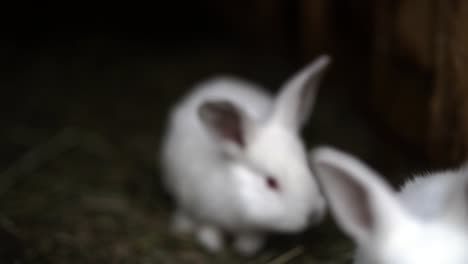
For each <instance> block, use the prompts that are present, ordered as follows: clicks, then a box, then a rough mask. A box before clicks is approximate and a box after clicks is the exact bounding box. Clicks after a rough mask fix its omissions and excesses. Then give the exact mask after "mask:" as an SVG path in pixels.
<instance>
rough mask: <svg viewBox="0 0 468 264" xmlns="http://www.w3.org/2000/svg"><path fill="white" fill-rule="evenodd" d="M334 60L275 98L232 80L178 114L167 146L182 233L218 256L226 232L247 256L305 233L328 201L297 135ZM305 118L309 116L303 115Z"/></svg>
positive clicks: (211, 84)
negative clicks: (279, 237) (277, 236)
mask: <svg viewBox="0 0 468 264" xmlns="http://www.w3.org/2000/svg"><path fill="white" fill-rule="evenodd" d="M327 64H328V57H323V58H321V60H317V62H316V63H315V64H313V65H309V66H308V67H306V69H305V70H303V71H301V72H299V73H298V74H297V75H296V76H294V77H293V78H291V80H290V81H289V82H288V83H286V84H285V86H284V87H283V88H282V89H281V92H280V95H279V96H277V97H276V98H275V97H273V96H272V95H270V94H269V93H267V92H266V91H265V90H264V89H263V88H261V87H259V86H257V85H255V84H252V83H249V82H247V81H244V80H241V79H238V78H232V77H227V76H224V77H216V78H212V79H209V80H207V81H204V82H202V83H200V84H199V85H196V86H195V87H194V89H193V90H192V91H191V92H190V93H189V94H187V96H185V97H184V98H183V99H182V100H181V102H180V103H178V104H177V105H176V106H175V107H174V108H173V110H172V112H171V115H170V116H169V124H168V130H167V131H166V135H165V138H164V140H163V147H162V156H161V160H162V167H163V170H164V175H163V182H164V184H165V186H166V188H167V190H168V191H169V193H170V194H171V195H172V197H173V198H174V200H175V203H176V207H177V209H176V211H175V214H174V227H175V229H176V231H193V232H195V234H196V236H197V238H198V240H199V241H200V242H201V244H202V245H203V246H204V247H205V248H207V249H209V250H211V251H218V250H220V249H221V248H222V247H223V233H224V232H229V233H231V234H232V235H234V239H235V240H234V246H235V248H236V249H237V250H238V251H239V252H240V253H243V254H253V253H255V252H256V251H257V250H258V249H259V248H260V247H261V245H262V244H263V237H264V234H265V233H266V232H270V231H278V232H299V231H301V230H304V229H305V228H306V227H307V226H308V224H310V223H311V220H312V219H311V218H314V217H315V218H317V219H320V216H321V215H322V214H323V212H324V209H325V208H324V206H325V205H324V200H323V197H322V196H321V195H320V192H319V190H318V188H317V186H316V183H315V180H314V178H313V176H312V174H311V171H310V169H309V167H308V161H307V157H306V152H305V149H304V146H303V144H302V142H301V140H300V138H299V133H298V129H299V127H300V126H301V125H302V123H303V121H304V120H305V119H306V115H307V107H309V108H311V106H310V104H312V103H313V100H312V99H313V97H314V96H315V90H316V86H317V85H318V81H319V78H320V76H321V74H320V73H321V72H322V70H323V68H324V67H325V66H326V65H327ZM302 112H304V113H302Z"/></svg>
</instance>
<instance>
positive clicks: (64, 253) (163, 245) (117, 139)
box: [0, 41, 421, 264]
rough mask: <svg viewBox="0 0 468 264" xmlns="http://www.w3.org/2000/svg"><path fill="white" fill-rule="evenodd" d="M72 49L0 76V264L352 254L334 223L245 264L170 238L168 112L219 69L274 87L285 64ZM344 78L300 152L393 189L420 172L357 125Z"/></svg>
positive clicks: (341, 257) (32, 59) (284, 259)
mask: <svg viewBox="0 0 468 264" xmlns="http://www.w3.org/2000/svg"><path fill="white" fill-rule="evenodd" d="M87 45H89V46H87ZM113 45H114V46H113ZM77 46H79V47H80V48H77V49H71V50H70V49H68V50H66V51H63V52H59V51H48V52H45V53H42V55H34V56H29V57H27V58H25V59H24V61H20V62H18V65H16V66H15V67H16V68H14V71H13V72H11V73H9V74H7V75H8V78H4V79H3V80H2V86H3V88H2V90H3V91H12V92H11V95H10V93H7V94H5V95H4V96H2V98H1V99H2V100H1V103H2V106H1V107H2V108H3V110H2V119H3V121H2V123H3V124H2V129H1V131H0V133H1V136H0V146H1V147H0V169H1V178H0V196H1V197H0V262H1V263H35V264H39V263H142V264H143V263H311V264H312V263H323V264H326V263H336V264H338V263H349V260H350V258H351V256H352V250H353V246H352V244H351V243H350V241H349V240H348V239H347V238H346V237H345V236H343V234H342V233H341V232H340V231H339V230H338V229H337V228H336V226H335V224H334V222H333V221H332V220H331V219H327V221H326V223H324V224H323V225H321V226H320V227H316V228H311V229H310V230H309V231H308V232H306V233H304V234H302V235H297V236H276V235H275V236H272V237H271V239H270V240H269V244H268V245H267V247H266V249H265V250H264V251H262V252H261V253H260V254H259V255H258V256H255V257H252V258H248V259H247V258H241V257H239V256H236V255H235V254H234V253H233V252H228V251H227V252H224V253H222V254H219V255H210V254H207V253H205V252H204V251H203V250H202V249H201V248H200V247H199V246H198V245H197V244H196V243H194V241H193V240H192V239H191V237H175V236H173V235H172V234H170V233H169V232H168V218H169V213H170V210H171V203H170V199H169V198H168V197H167V195H165V193H164V191H163V190H161V189H160V187H159V178H158V175H159V171H158V167H157V164H156V162H155V157H156V153H157V148H158V144H159V136H160V134H161V131H162V128H163V126H164V121H165V118H166V114H167V111H168V107H169V106H170V105H172V103H173V102H175V100H177V98H178V97H179V96H180V95H181V94H182V93H183V92H184V91H186V89H188V88H189V87H190V85H192V84H193V83H194V82H195V81H198V80H201V79H202V78H205V77H208V76H210V75H211V74H215V73H218V72H232V73H237V74H242V75H243V76H244V77H246V78H250V79H253V80H257V81H258V82H259V83H261V84H263V85H266V86H268V87H271V89H272V90H275V89H277V88H278V86H279V84H280V82H281V81H283V80H284V78H286V77H287V74H289V73H291V72H292V71H294V70H295V67H294V66H292V64H291V63H289V62H287V61H285V60H284V58H281V57H280V56H278V57H275V56H272V55H271V54H270V55H268V56H267V55H262V54H249V53H242V52H239V51H238V50H233V49H231V48H230V47H229V46H214V47H210V46H203V47H202V46H200V47H196V48H195V49H196V51H194V48H193V47H191V49H189V50H184V49H180V48H179V49H177V50H170V51H167V52H154V51H153V52H146V51H144V49H139V48H135V47H133V48H132V49H123V48H122V47H120V46H118V45H116V44H112V43H111V44H110V43H108V42H105V41H103V42H102V43H99V42H93V43H92V45H91V44H87V43H79V45H77ZM343 72H345V73H344V74H342V75H338V74H335V75H333V74H331V75H330V77H329V78H328V81H327V84H326V85H325V87H323V89H322V90H321V92H320V97H319V99H318V101H317V106H316V109H315V111H314V115H313V117H312V118H311V120H310V123H309V125H308V126H307V127H306V128H305V129H304V137H305V139H306V142H307V145H308V146H309V147H313V146H314V145H318V144H331V145H335V146H338V147H341V148H344V149H347V150H349V151H352V152H353V153H355V154H356V155H358V156H360V157H361V158H363V159H364V160H366V161H368V162H369V163H370V164H372V165H373V166H375V167H376V168H377V169H379V170H381V171H382V172H385V173H386V175H392V177H393V175H395V177H394V178H392V179H396V180H395V182H397V181H398V179H399V177H398V176H400V175H405V174H406V173H408V172H410V171H412V170H415V169H416V168H417V167H418V166H420V164H421V163H419V162H416V161H415V160H414V159H412V158H410V157H409V155H408V154H406V152H404V151H402V150H401V149H399V147H398V144H395V142H393V141H389V140H387V139H385V138H384V137H383V136H382V135H385V133H381V132H376V131H377V130H376V129H375V128H374V126H372V125H371V124H370V123H369V122H367V121H366V119H365V118H364V117H363V115H361V114H360V112H359V111H358V110H357V108H356V106H355V105H353V104H352V99H351V98H352V96H350V94H352V93H353V90H352V89H351V88H349V87H346V84H347V83H353V82H354V83H355V82H356V77H355V76H354V77H353V74H352V73H351V72H347V71H346V70H345V71H343ZM337 76H338V77H337Z"/></svg>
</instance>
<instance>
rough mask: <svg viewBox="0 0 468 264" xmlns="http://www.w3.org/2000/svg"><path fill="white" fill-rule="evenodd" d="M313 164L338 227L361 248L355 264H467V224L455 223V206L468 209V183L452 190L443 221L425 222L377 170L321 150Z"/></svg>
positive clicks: (314, 155) (313, 157)
mask: <svg viewBox="0 0 468 264" xmlns="http://www.w3.org/2000/svg"><path fill="white" fill-rule="evenodd" d="M311 160H312V167H313V171H314V172H315V175H316V177H317V179H318V182H319V185H320V186H321V189H322V191H323V193H324V195H325V197H326V199H327V201H328V203H327V204H328V207H329V209H330V211H331V212H332V214H333V216H334V218H335V220H336V222H337V224H338V225H339V226H340V227H341V229H342V230H343V231H344V232H345V233H346V234H347V235H348V236H349V237H350V238H352V239H353V241H354V242H355V243H356V244H357V245H358V247H359V249H358V252H357V256H356V259H355V263H359V264H419V263H425V264H437V263H447V264H463V263H468V251H467V250H466V248H467V246H468V236H467V232H466V229H467V227H468V225H467V224H468V222H466V217H464V221H460V218H458V217H453V216H454V211H453V210H452V209H453V207H452V206H451V204H458V205H459V206H463V207H466V206H468V204H467V203H466V202H467V201H468V199H467V197H468V196H467V194H468V192H467V191H468V188H467V187H468V182H467V181H464V182H462V183H461V184H460V183H459V184H458V186H455V185H454V186H453V190H452V192H450V193H449V194H448V195H447V197H446V199H445V200H444V203H445V204H446V205H447V207H444V208H446V210H441V215H440V217H434V218H431V219H423V218H421V217H418V216H417V214H414V213H412V212H411V211H409V210H408V207H407V206H405V204H403V203H402V200H401V199H399V197H398V194H397V193H396V192H395V191H394V190H393V189H392V188H391V186H390V185H389V184H388V183H386V182H385V181H384V180H383V178H382V177H381V176H380V175H379V174H378V173H377V172H376V171H375V170H373V169H372V168H371V167H369V166H367V165H365V164H364V163H362V162H361V161H359V160H358V159H357V158H355V157H353V156H351V155H350V154H347V153H344V152H342V151H339V150H336V149H334V148H331V147H318V148H316V149H314V150H313V151H312V152H311ZM465 178H466V177H465ZM461 186H463V187H461ZM426 202H430V201H426ZM435 202H437V201H435ZM462 211H463V212H464V211H465V210H462Z"/></svg>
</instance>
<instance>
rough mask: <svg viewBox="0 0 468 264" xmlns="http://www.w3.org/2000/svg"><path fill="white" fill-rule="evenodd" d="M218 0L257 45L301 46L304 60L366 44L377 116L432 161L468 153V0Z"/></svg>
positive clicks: (447, 161)
mask: <svg viewBox="0 0 468 264" xmlns="http://www.w3.org/2000/svg"><path fill="white" fill-rule="evenodd" d="M216 3H218V1H214V0H213V4H214V5H215V6H217V8H218V10H221V11H220V12H222V14H223V17H225V18H226V21H229V22H228V23H229V25H231V27H232V29H234V30H235V31H236V32H239V33H240V34H244V35H245V36H249V37H250V38H251V39H252V45H254V44H255V43H257V44H258V43H260V45H265V44H266V43H271V45H276V46H278V47H279V48H283V49H290V50H299V52H298V53H297V54H296V55H298V56H300V57H301V58H302V61H307V60H309V59H311V58H313V57H315V56H316V55H317V54H319V53H321V52H324V51H327V52H331V53H333V54H335V55H337V57H340V56H347V55H346V54H352V53H353V52H355V51H356V50H358V49H359V48H361V52H362V49H363V47H362V45H364V49H369V58H368V59H369V60H370V61H371V63H370V67H369V69H368V71H367V74H368V78H369V80H370V85H369V86H370V87H369V88H368V89H367V90H366V95H367V97H366V98H367V102H366V103H367V104H368V106H369V107H368V111H369V112H372V113H373V116H374V120H373V121H374V122H375V123H378V124H382V125H383V127H385V129H387V130H388V132H389V134H390V135H393V136H394V137H396V138H399V139H400V141H401V142H403V144H405V145H407V147H408V148H409V149H416V150H419V153H421V154H422V155H425V156H426V157H427V158H429V159H430V160H431V162H433V164H434V165H435V166H437V165H441V166H442V165H454V164H458V163H460V162H461V161H462V160H464V159H465V158H466V156H467V153H468V2H466V1H459V0H453V1H446V0H400V1H395V0H379V1H371V0H370V1H367V0H366V1H352V0H328V1H327V0H313V1H311V0H294V1H293V0H291V1H285V0H255V1H247V0H243V1H233V0H229V1H223V3H222V4H216ZM353 45H354V46H353ZM364 53H365V52H364ZM364 53H362V54H364ZM353 59H356V57H354V58H353ZM365 59H366V58H362V60H365Z"/></svg>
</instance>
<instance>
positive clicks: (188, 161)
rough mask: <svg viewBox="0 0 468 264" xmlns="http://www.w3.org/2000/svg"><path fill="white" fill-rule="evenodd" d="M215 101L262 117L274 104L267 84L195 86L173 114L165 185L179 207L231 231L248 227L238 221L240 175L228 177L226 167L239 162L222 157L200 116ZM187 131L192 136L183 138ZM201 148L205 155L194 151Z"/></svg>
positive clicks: (211, 82) (216, 82) (235, 81)
mask: <svg viewBox="0 0 468 264" xmlns="http://www.w3.org/2000/svg"><path fill="white" fill-rule="evenodd" d="M213 99H214V100H219V99H223V100H229V101H231V102H234V103H236V104H237V105H238V106H239V107H240V108H242V109H244V110H245V112H246V113H247V114H248V115H250V116H252V117H253V118H255V119H257V120H260V119H261V118H263V117H264V116H265V115H266V113H267V111H268V110H269V109H270V108H271V107H272V103H273V97H272V96H271V95H269V94H268V93H267V92H265V91H264V90H263V89H262V88H260V87H258V86H255V85H253V84H250V83H247V82H244V81H239V80H238V79H233V78H232V77H223V78H215V79H210V80H209V81H207V82H203V83H201V85H199V86H196V87H195V89H194V91H193V93H191V94H189V95H188V96H187V97H186V98H185V100H183V101H182V102H181V103H180V104H178V105H177V106H176V107H175V111H174V112H173V113H172V116H171V117H170V120H172V121H173V123H172V124H171V126H172V129H171V132H170V133H168V134H167V137H166V139H165V144H166V146H167V147H166V148H165V149H166V152H165V157H166V161H165V162H166V164H169V165H168V166H167V167H170V170H171V171H170V172H168V173H169V174H168V175H170V177H165V178H164V179H165V184H166V187H167V188H168V190H169V191H170V192H171V193H174V194H175V196H176V197H177V200H178V206H180V207H182V208H183V210H184V211H186V212H187V213H188V212H190V214H191V215H192V217H194V218H198V219H199V220H200V221H208V220H209V221H211V222H215V223H216V224H217V225H220V226H222V227H223V228H225V229H228V230H232V231H234V230H236V229H239V228H245V229H247V228H249V227H248V226H247V225H246V224H242V223H239V219H240V217H239V215H240V212H239V209H237V208H239V207H240V205H237V204H236V203H237V202H238V199H236V196H237V195H238V194H237V192H239V191H240V190H238V189H236V188H233V186H234V185H235V182H234V181H235V180H236V179H234V178H229V177H226V176H225V174H226V171H229V170H232V171H234V170H236V169H237V168H236V164H235V163H234V164H227V163H228V162H226V161H225V160H224V157H222V156H221V155H219V152H218V148H219V146H218V143H217V142H216V141H214V140H213V137H212V136H211V135H210V134H208V133H207V131H206V127H205V126H204V125H203V124H202V123H201V122H200V121H199V120H198V113H197V110H198V108H199V107H200V105H201V104H202V103H204V102H205V101H207V100H213ZM187 131H189V133H190V136H189V137H188V136H184V135H185V134H187ZM177 133H182V134H183V135H178V134H177ZM196 152H199V154H200V155H194V153H196ZM171 163H174V164H171ZM179 164H185V165H184V166H178V165H179ZM233 175H235V174H233ZM239 180H240V179H239ZM207 186H210V188H207ZM214 197H215V198H214ZM204 218H209V219H204ZM250 228H252V227H250Z"/></svg>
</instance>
